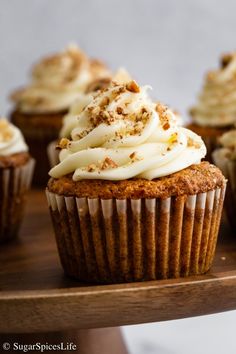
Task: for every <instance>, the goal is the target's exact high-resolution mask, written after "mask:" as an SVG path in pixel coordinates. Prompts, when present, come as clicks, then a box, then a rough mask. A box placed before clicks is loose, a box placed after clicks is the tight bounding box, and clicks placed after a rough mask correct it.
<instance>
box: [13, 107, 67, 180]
mask: <svg viewBox="0 0 236 354" xmlns="http://www.w3.org/2000/svg"><path fill="white" fill-rule="evenodd" d="M65 113H66V112H58V113H47V114H46V113H45V114H33V113H32V114H29V113H22V112H19V111H17V110H16V111H14V112H12V114H11V117H10V119H11V121H12V123H13V124H15V125H16V126H17V127H19V128H20V130H21V131H22V133H23V135H24V137H25V140H26V143H27V145H28V146H29V150H30V153H31V155H32V156H33V157H34V158H35V160H36V166H35V173H34V176H33V185H35V186H45V185H46V183H47V181H48V171H49V169H50V163H49V160H48V155H47V147H48V144H49V143H50V142H51V141H53V140H55V139H57V137H58V135H59V131H60V129H61V126H62V118H63V116H64V115H65Z"/></svg>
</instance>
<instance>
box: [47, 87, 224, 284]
mask: <svg viewBox="0 0 236 354" xmlns="http://www.w3.org/2000/svg"><path fill="white" fill-rule="evenodd" d="M148 88H149V86H144V87H140V86H139V85H138V84H137V83H136V82H135V81H131V82H129V83H127V84H125V85H118V84H115V83H113V84H111V85H110V86H109V87H108V88H106V89H104V90H101V91H99V92H98V93H97V95H95V96H94V98H93V100H92V101H91V102H90V103H89V104H88V105H87V106H86V107H85V109H84V110H83V111H82V112H81V114H80V115H79V117H78V118H79V119H78V122H77V126H76V127H75V128H74V129H73V130H72V132H71V140H69V139H62V141H61V143H60V144H59V145H60V146H61V152H60V163H59V164H58V165H56V166H55V167H53V168H52V169H51V170H50V172H49V174H50V176H51V179H50V180H49V182H48V186H47V190H46V194H47V199H48V204H49V209H50V213H51V217H52V222H53V226H54V230H55V235H56V240H57V245H58V250H59V254H60V258H61V263H62V266H63V268H64V271H65V273H66V274H67V275H68V276H71V277H73V278H76V279H78V280H81V281H86V282H93V283H119V282H132V281H143V280H154V279H165V278H173V277H180V276H188V275H190V274H202V273H205V272H207V271H208V269H209V268H210V266H211V264H212V260H213V257H214V252H215V246H216V241H217V235H218V229H219V224H220V219H221V212H222V206H223V199H224V191H225V185H226V180H225V178H224V177H223V175H222V173H221V171H220V170H219V169H218V168H217V167H215V166H214V165H211V164H209V163H208V162H201V158H203V157H204V156H205V154H206V148H205V145H204V143H203V141H202V139H201V138H200V137H199V136H198V135H196V134H195V133H194V132H192V131H190V130H188V129H186V128H183V127H180V126H178V124H177V119H176V117H175V115H174V113H173V112H172V111H171V110H170V109H168V108H167V107H166V106H164V105H162V104H160V103H159V104H156V103H154V102H153V101H152V100H151V99H150V98H149V96H148V93H147V90H148Z"/></svg>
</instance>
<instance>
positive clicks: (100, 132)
mask: <svg viewBox="0 0 236 354" xmlns="http://www.w3.org/2000/svg"><path fill="white" fill-rule="evenodd" d="M148 89H149V86H144V87H139V85H138V84H137V83H136V82H135V81H131V82H129V83H127V84H123V85H118V84H115V83H112V84H111V85H110V86H109V87H108V88H106V89H104V90H101V91H99V92H98V93H97V94H95V95H94V98H93V100H92V101H91V102H90V103H89V104H88V105H87V106H86V107H85V108H84V110H83V111H82V112H81V113H80V115H79V116H78V122H77V126H76V127H75V128H74V129H73V130H72V133H71V138H72V140H68V139H62V141H61V149H62V150H61V152H60V161H61V162H60V163H59V164H58V165H57V166H55V167H54V168H52V169H51V171H50V173H49V174H50V175H51V176H52V177H54V178H59V177H61V176H63V175H66V174H69V173H73V180H75V181H77V180H80V179H105V180H123V179H129V178H133V177H140V178H145V179H153V178H158V177H161V176H165V175H169V174H171V173H174V172H176V171H179V170H181V169H184V168H186V167H188V166H190V165H192V164H194V163H199V162H200V160H201V158H202V157H204V156H205V154H206V148H205V145H204V143H203V141H202V140H201V138H200V137H199V136H197V135H196V134H195V133H193V132H191V131H189V130H187V129H185V128H181V127H179V126H178V124H177V120H176V117H175V115H174V113H173V112H172V111H171V110H169V109H168V108H167V107H165V106H164V105H162V104H156V103H154V102H153V101H152V100H151V99H150V97H149V96H148V93H147V91H148Z"/></svg>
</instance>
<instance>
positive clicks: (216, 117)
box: [188, 53, 236, 161]
mask: <svg viewBox="0 0 236 354" xmlns="http://www.w3.org/2000/svg"><path fill="white" fill-rule="evenodd" d="M190 114H191V116H192V123H191V124H190V125H189V126H188V128H189V129H192V130H193V131H194V132H196V133H197V134H199V135H201V136H202V138H203V140H204V142H205V144H206V146H207V152H208V154H207V159H208V160H210V161H211V154H212V151H213V150H214V149H215V148H216V147H217V145H218V143H217V139H218V138H219V137H220V136H221V135H222V134H223V133H224V132H226V131H227V130H229V129H230V128H231V127H232V126H233V125H234V123H235V122H236V53H231V54H226V55H224V56H223V57H222V59H221V67H220V68H219V69H218V70H215V71H210V72H209V73H208V74H207V75H206V78H205V83H204V86H203V90H202V92H201V94H200V96H199V99H198V103H197V104H196V106H194V107H193V108H192V109H191V110H190Z"/></svg>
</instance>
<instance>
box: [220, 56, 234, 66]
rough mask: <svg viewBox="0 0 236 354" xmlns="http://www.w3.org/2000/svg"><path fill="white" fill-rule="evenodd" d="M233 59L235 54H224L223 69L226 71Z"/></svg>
mask: <svg viewBox="0 0 236 354" xmlns="http://www.w3.org/2000/svg"><path fill="white" fill-rule="evenodd" d="M232 59H233V54H230V53H228V54H224V55H223V56H222V57H221V61H220V63H221V68H222V69H224V68H226V66H228V65H229V64H230V62H231V61H232Z"/></svg>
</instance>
